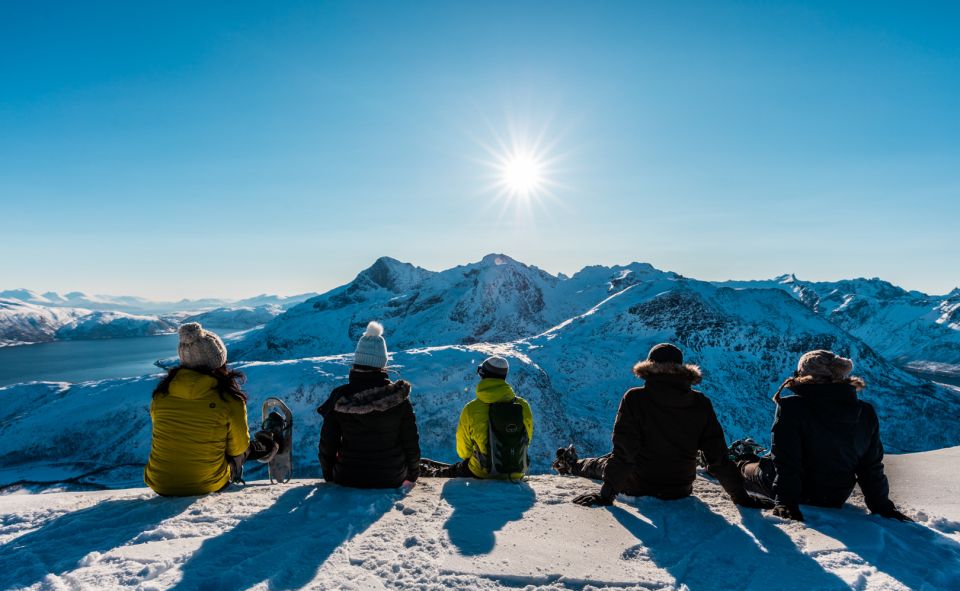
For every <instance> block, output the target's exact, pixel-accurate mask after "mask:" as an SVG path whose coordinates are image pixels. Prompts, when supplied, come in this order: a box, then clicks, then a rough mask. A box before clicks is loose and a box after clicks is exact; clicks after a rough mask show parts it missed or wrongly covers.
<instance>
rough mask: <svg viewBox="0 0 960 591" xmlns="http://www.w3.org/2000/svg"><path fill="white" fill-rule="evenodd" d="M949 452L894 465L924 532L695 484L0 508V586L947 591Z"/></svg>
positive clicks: (292, 492)
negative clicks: (668, 491)
mask: <svg viewBox="0 0 960 591" xmlns="http://www.w3.org/2000/svg"><path fill="white" fill-rule="evenodd" d="M957 452H958V450H957V449H953V450H946V451H943V452H932V453H923V454H914V455H910V456H904V457H902V458H895V459H893V461H892V462H891V463H892V464H894V465H896V466H897V467H896V468H895V469H894V470H893V471H891V475H892V480H893V483H892V484H893V488H894V490H895V491H896V493H897V497H896V498H898V500H899V501H900V502H901V503H902V505H903V506H904V508H905V511H906V512H907V513H908V514H910V515H912V516H914V517H916V518H917V519H918V523H906V524H905V523H898V522H895V521H890V520H885V519H883V518H880V517H876V516H870V515H868V514H867V513H866V512H865V511H864V509H863V506H862V503H861V501H860V499H859V498H857V497H854V498H853V499H852V500H851V503H849V504H848V505H847V506H846V507H844V508H843V509H840V510H837V509H818V508H813V507H807V508H805V509H804V514H805V516H806V518H807V521H806V522H805V523H793V522H787V521H784V520H781V519H778V518H775V517H773V516H772V515H770V514H769V513H765V512H761V511H758V510H752V509H739V508H737V507H736V506H734V505H733V504H732V503H731V502H730V501H729V499H728V498H726V496H725V495H724V494H723V492H722V489H720V487H719V485H717V484H716V483H714V482H712V481H710V480H707V479H705V478H699V479H698V480H697V482H696V485H695V494H694V496H692V497H689V498H687V499H683V500H679V501H660V500H656V499H652V498H641V499H637V498H629V497H623V496H621V497H620V498H619V499H618V502H617V503H616V504H615V505H614V506H613V507H610V508H585V507H580V506H578V505H574V504H572V503H571V502H570V501H571V499H572V498H573V497H574V496H575V495H577V494H579V493H580V492H583V491H585V490H591V489H596V488H597V486H598V485H597V484H596V483H593V482H591V481H587V480H584V479H579V478H575V477H559V476H535V477H532V478H529V479H528V480H527V481H526V482H523V483H519V484H511V483H509V482H502V481H476V480H467V479H455V480H448V481H444V480H438V479H422V480H420V482H418V483H417V484H416V486H414V487H413V488H412V489H410V490H402V489H401V490H352V489H346V488H342V487H339V486H336V485H331V484H327V483H324V482H323V481H319V480H294V481H293V482H291V483H290V484H288V485H269V484H267V483H265V482H252V483H250V484H248V485H247V486H246V487H243V488H232V489H229V490H227V491H225V492H222V493H216V494H211V495H207V496H205V497H191V498H164V497H159V496H157V495H155V494H153V493H152V492H151V491H149V490H148V489H143V488H134V489H126V490H111V491H95V492H54V493H46V494H30V493H25V492H21V493H18V494H8V495H5V496H0V588H3V589H20V588H29V589H141V590H147V589H260V590H267V589H271V590H281V589H427V590H429V589H435V590H442V589H486V590H494V589H529V590H533V589H544V590H548V589H549V590H555V591H559V590H567V589H577V590H589V589H637V590H640V589H643V590H649V589H688V590H705V589H706V590H713V589H724V590H747V589H751V590H758V591H759V590H768V589H781V590H798V591H799V590H804V591H807V590H810V589H848V588H849V589H858V590H865V591H880V590H903V589H918V590H930V591H933V590H944V589H957V588H960V524H958V523H957V522H956V521H954V520H953V518H955V517H956V515H955V514H953V517H951V518H947V517H944V515H943V513H942V510H943V509H944V508H945V507H944V506H941V505H940V504H938V503H937V502H933V501H931V500H932V499H936V498H937V497H938V495H939V493H938V492H937V491H938V489H939V488H940V487H942V486H943V485H944V482H945V479H953V480H954V483H953V484H951V485H950V486H955V480H956V476H955V473H956V470H955V468H956V460H957V457H958V453H957ZM950 473H953V475H952V476H947V475H948V474H950ZM919 475H929V476H932V477H933V478H932V479H928V478H926V477H924V478H921V479H918V480H916V481H911V480H909V478H910V477H913V476H919ZM954 492H956V491H955V489H954ZM954 498H955V497H954ZM944 500H945V501H946V502H948V503H949V499H946V498H944ZM928 503H929V504H928ZM953 507H954V510H955V507H956V505H953Z"/></svg>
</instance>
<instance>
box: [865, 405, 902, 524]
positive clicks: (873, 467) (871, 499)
mask: <svg viewBox="0 0 960 591" xmlns="http://www.w3.org/2000/svg"><path fill="white" fill-rule="evenodd" d="M865 422H866V425H865V427H862V428H865V429H866V430H867V432H868V433H869V437H870V444H869V446H868V447H867V451H866V453H865V454H864V455H863V457H862V458H860V463H859V465H858V466H857V482H858V483H859V484H860V490H862V491H863V498H864V501H866V503H867V508H868V509H870V511H871V512H873V513H882V512H884V511H889V510H890V509H892V508H894V505H893V502H892V501H891V500H890V497H889V495H890V483H889V482H887V476H886V474H884V473H883V443H882V442H881V441H880V421H879V420H878V419H877V414H876V412H875V411H874V410H873V408H872V407H870V412H869V413H868V416H867V417H866V419H865Z"/></svg>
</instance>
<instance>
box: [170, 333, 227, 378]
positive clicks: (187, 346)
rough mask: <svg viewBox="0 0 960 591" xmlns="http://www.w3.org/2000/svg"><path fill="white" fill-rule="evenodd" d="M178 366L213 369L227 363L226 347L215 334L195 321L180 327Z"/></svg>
mask: <svg viewBox="0 0 960 591" xmlns="http://www.w3.org/2000/svg"><path fill="white" fill-rule="evenodd" d="M177 353H179V354H180V366H181V367H185V368H187V369H201V370H214V369H217V368H220V367H223V366H224V365H226V363H227V347H226V346H225V345H224V344H223V341H221V340H220V337H218V336H217V335H216V334H214V333H212V332H210V331H207V330H203V327H202V326H200V324H199V323H197V322H188V323H187V324H184V325H182V326H181V327H180V346H178V347H177Z"/></svg>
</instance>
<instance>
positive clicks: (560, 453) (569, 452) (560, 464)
mask: <svg viewBox="0 0 960 591" xmlns="http://www.w3.org/2000/svg"><path fill="white" fill-rule="evenodd" d="M578 459H579V458H577V450H576V448H574V447H573V444H572V443H571V444H570V445H568V446H567V447H561V448H558V449H557V459H555V460H554V461H553V463H552V464H550V467H551V468H553V469H554V470H556V471H557V473H558V474H560V475H561V476H562V475H565V474H573V469H574V467H575V466H576V465H577V460H578Z"/></svg>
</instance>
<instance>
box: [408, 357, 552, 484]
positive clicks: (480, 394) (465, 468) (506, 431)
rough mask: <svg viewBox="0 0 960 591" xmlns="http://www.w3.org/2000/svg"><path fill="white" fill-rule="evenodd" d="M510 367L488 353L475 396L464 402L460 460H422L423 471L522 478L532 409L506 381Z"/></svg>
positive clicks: (459, 428)
mask: <svg viewBox="0 0 960 591" xmlns="http://www.w3.org/2000/svg"><path fill="white" fill-rule="evenodd" d="M509 371H510V364H509V362H508V361H507V360H506V359H504V358H503V357H489V358H487V359H486V360H484V362H483V363H482V364H480V366H479V367H477V374H478V375H479V376H480V382H479V383H478V384H477V397H476V398H474V399H473V400H471V401H470V402H468V403H467V404H466V406H464V407H463V410H462V411H461V412H460V422H459V423H458V425H457V455H458V456H459V457H460V460H461V461H460V462H457V463H456V464H444V463H442V462H436V461H433V460H427V459H424V460H422V461H421V466H420V470H421V473H422V474H423V475H424V476H432V477H436V478H460V477H473V478H504V479H510V480H520V479H521V478H523V477H524V475H525V474H526V470H527V449H528V447H529V445H530V443H531V442H532V441H533V412H532V411H531V410H530V405H529V404H528V403H527V401H526V400H524V399H523V398H520V397H519V396H517V395H516V393H514V391H513V388H511V387H510V384H508V383H507V382H506V379H507V373H508V372H509ZM491 421H492V422H493V425H492V426H493V428H491ZM491 432H493V433H494V436H495V437H498V438H500V442H499V445H491V442H490V434H491ZM505 466H506V468H504V467H505Z"/></svg>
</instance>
